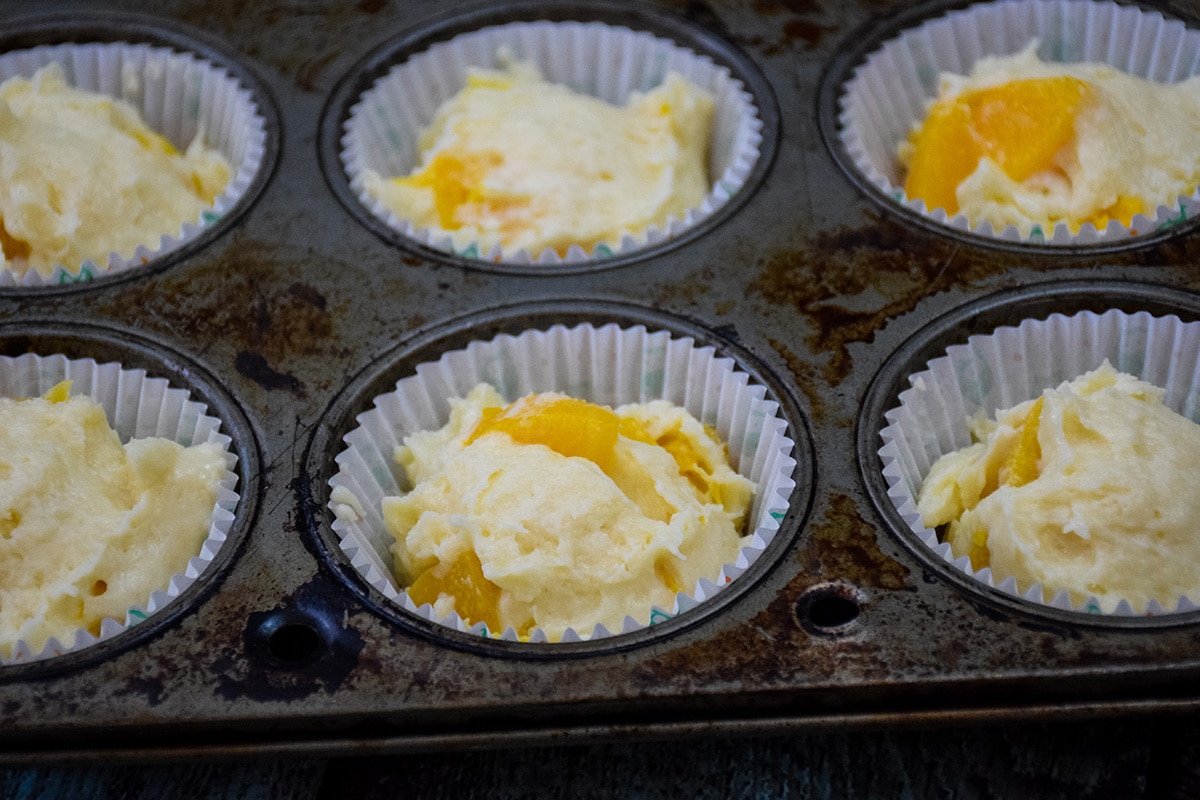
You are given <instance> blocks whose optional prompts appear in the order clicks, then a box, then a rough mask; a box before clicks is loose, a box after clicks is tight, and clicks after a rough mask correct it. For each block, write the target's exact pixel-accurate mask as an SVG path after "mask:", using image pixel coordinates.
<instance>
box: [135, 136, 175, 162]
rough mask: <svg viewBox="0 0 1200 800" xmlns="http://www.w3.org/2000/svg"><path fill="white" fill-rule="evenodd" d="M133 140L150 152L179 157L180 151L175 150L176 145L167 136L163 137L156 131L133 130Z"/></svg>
mask: <svg viewBox="0 0 1200 800" xmlns="http://www.w3.org/2000/svg"><path fill="white" fill-rule="evenodd" d="M131 133H132V135H133V138H134V139H136V140H137V143H138V144H140V145H141V146H142V147H144V148H146V149H147V150H150V151H157V152H159V153H165V154H166V155H169V156H177V155H179V151H178V150H176V149H175V145H173V144H171V142H170V140H168V139H167V138H166V137H165V136H161V135H159V134H157V133H155V132H154V131H144V130H133V131H131Z"/></svg>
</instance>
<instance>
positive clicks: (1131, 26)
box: [838, 0, 1200, 245]
mask: <svg viewBox="0 0 1200 800" xmlns="http://www.w3.org/2000/svg"><path fill="white" fill-rule="evenodd" d="M1035 40H1036V41H1037V42H1038V46H1037V54H1038V56H1039V57H1040V58H1041V59H1042V60H1044V61H1048V62H1059V63H1063V62H1099V63H1103V64H1108V65H1110V66H1112V67H1115V68H1117V69H1119V70H1121V71H1123V72H1127V73H1129V74H1131V75H1134V76H1137V77H1140V78H1144V79H1147V80H1151V81H1155V82H1158V83H1175V82H1178V81H1182V80H1184V79H1186V78H1188V77H1191V76H1192V75H1195V74H1198V72H1200V31H1197V30H1194V29H1191V28H1187V27H1186V26H1185V25H1184V24H1183V23H1182V22H1180V21H1178V20H1170V19H1165V18H1164V17H1163V15H1162V14H1161V13H1159V12H1157V11H1149V10H1144V9H1141V8H1138V7H1135V6H1123V5H1118V4H1116V3H1111V2H1097V1H1096V0H1003V1H1002V2H983V3H977V4H975V5H972V6H969V7H967V8H965V9H962V10H959V11H953V12H950V13H948V14H945V15H944V16H940V17H937V18H935V19H931V20H929V21H927V22H925V23H923V24H921V25H919V26H917V27H914V28H911V29H909V30H906V31H903V32H902V33H901V34H899V35H898V36H896V37H895V38H894V39H891V40H889V41H887V42H885V43H884V44H883V45H882V46H881V47H880V48H879V49H878V50H876V51H874V52H873V53H871V54H870V55H869V56H868V57H867V59H866V61H865V62H864V63H863V64H862V65H860V66H859V67H858V68H857V69H856V70H855V71H854V74H853V76H852V77H851V79H850V80H849V81H847V83H846V85H845V87H844V89H843V92H842V94H841V96H840V98H839V110H838V113H839V116H838V121H839V126H840V137H841V140H842V144H843V145H844V146H845V148H846V151H847V153H848V154H849V155H850V157H851V159H852V160H853V163H854V165H855V166H856V167H857V169H858V170H859V172H861V173H862V175H864V176H865V177H866V178H867V179H868V180H869V181H870V182H871V183H872V184H874V185H875V186H876V187H877V188H878V189H879V190H880V191H881V192H882V193H883V194H884V195H886V196H887V197H889V198H891V199H892V200H894V201H895V202H896V203H898V204H900V205H903V206H905V207H907V208H909V209H912V210H913V211H916V212H918V213H920V214H922V215H924V216H926V217H928V218H929V219H931V220H933V221H935V222H938V223H941V224H944V225H947V226H949V227H951V228H955V229H958V230H963V231H970V232H971V233H975V234H978V235H981V236H986V237H991V238H996V239H1002V240H1007V241H1014V242H1027V243H1036V244H1050V245H1076V244H1089V243H1096V242H1112V241H1118V240H1121V239H1124V238H1128V237H1131V236H1138V235H1146V234H1149V233H1154V232H1156V231H1158V230H1159V229H1161V228H1164V227H1169V226H1172V225H1176V224H1179V223H1181V222H1183V221H1185V220H1187V219H1190V218H1192V217H1194V216H1196V214H1197V213H1200V189H1197V190H1194V191H1192V192H1191V193H1190V194H1186V195H1181V196H1180V197H1179V198H1178V199H1177V201H1176V202H1174V203H1172V204H1170V205H1160V206H1158V208H1156V209H1155V211H1154V213H1153V214H1148V215H1144V214H1138V215H1135V216H1134V217H1133V219H1132V224H1131V225H1130V226H1129V227H1126V226H1125V225H1122V224H1121V223H1120V222H1118V221H1116V220H1112V221H1110V222H1109V223H1108V225H1107V226H1106V227H1104V228H1101V229H1097V228H1096V226H1095V225H1093V224H1092V223H1091V222H1087V223H1084V224H1083V225H1082V226H1081V227H1080V229H1079V231H1078V232H1077V233H1074V234H1072V233H1071V231H1070V229H1069V227H1068V226H1067V225H1066V223H1063V222H1059V223H1056V224H1055V225H1054V227H1053V229H1052V230H1044V229H1043V228H1042V227H1041V226H1035V227H1034V228H1033V229H1032V230H1031V231H1030V232H1029V233H1028V235H1024V234H1023V233H1022V232H1021V231H1020V230H1019V229H1018V228H1017V227H1016V226H1015V225H1008V226H1005V227H1003V228H1001V229H999V230H997V229H996V227H995V226H993V224H992V223H990V222H987V221H979V222H977V223H976V224H975V225H973V226H972V225H971V223H970V221H969V220H968V219H967V217H966V215H964V214H956V215H954V216H949V215H948V214H947V213H946V211H945V209H941V208H937V209H930V208H927V207H926V205H925V202H924V201H923V200H921V199H919V198H910V197H907V196H906V194H905V192H904V181H903V176H902V167H901V165H900V161H899V158H898V157H897V154H896V152H897V147H898V145H899V144H900V143H901V142H903V141H904V140H905V139H906V137H907V136H908V134H909V132H910V131H911V130H912V128H913V126H914V124H916V123H918V122H920V121H921V120H922V119H924V117H925V114H926V111H927V108H928V106H929V104H930V103H931V102H932V101H933V99H934V98H935V97H936V96H937V94H938V83H939V76H940V75H941V74H942V73H943V72H950V73H954V74H958V75H965V74H968V73H969V72H970V71H971V68H972V67H973V66H974V65H975V63H976V62H978V61H979V60H980V59H981V58H983V57H985V56H1004V55H1012V54H1015V53H1018V52H1020V51H1022V50H1024V49H1025V48H1026V47H1027V46H1029V44H1030V43H1031V42H1033V41H1035Z"/></svg>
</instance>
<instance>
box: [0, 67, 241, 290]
mask: <svg viewBox="0 0 1200 800" xmlns="http://www.w3.org/2000/svg"><path fill="white" fill-rule="evenodd" d="M228 181H229V164H228V162H226V160H225V159H224V157H223V156H221V154H220V153H218V152H216V151H215V150H211V149H208V148H206V147H204V144H203V142H202V141H201V137H200V136H197V137H196V138H195V139H194V140H193V141H192V143H191V145H190V146H189V147H188V148H187V151H186V152H185V153H183V154H182V155H181V154H180V153H179V152H177V151H176V150H175V148H174V147H173V146H172V145H171V143H170V142H168V141H167V140H166V139H164V138H163V137H162V136H159V135H158V134H157V133H155V132H154V131H152V130H150V128H148V127H146V124H145V123H144V122H143V121H142V120H141V117H140V116H139V114H138V112H137V111H136V110H135V109H134V108H133V107H132V106H131V105H129V104H128V103H126V102H124V101H122V100H114V99H113V98H111V97H109V96H107V95H103V94H96V93H93V92H86V91H82V90H78V89H74V88H72V87H70V86H68V85H67V83H66V81H65V80H64V78H63V71H62V68H61V67H60V66H59V65H57V64H50V65H49V66H46V67H43V68H42V69H40V70H39V71H38V72H37V73H36V74H35V75H34V76H33V78H32V79H25V78H10V79H9V80H7V81H5V82H4V83H3V84H0V268H4V269H8V270H10V271H12V272H15V273H16V274H18V275H24V274H25V273H26V272H27V271H28V270H31V269H32V270H35V271H37V272H38V273H40V274H42V275H43V276H49V275H50V274H51V273H52V272H53V271H54V268H55V266H56V265H59V264H61V265H63V266H64V267H66V268H67V269H68V270H69V271H71V272H78V271H79V269H80V267H81V265H82V264H83V262H84V261H91V262H93V263H94V264H96V265H98V266H100V267H103V266H104V265H105V264H107V262H108V255H109V253H110V252H115V253H117V254H118V255H121V256H123V257H125V258H129V257H131V256H132V255H133V253H134V251H135V250H136V249H137V248H138V246H139V245H146V246H147V247H149V248H150V249H152V250H153V249H156V248H157V247H158V246H159V243H160V240H161V238H162V237H163V236H164V235H171V236H178V235H179V233H180V230H181V229H182V227H183V225H184V223H188V222H191V223H195V222H199V221H200V216H201V212H202V211H204V210H205V209H206V208H208V207H209V206H211V205H212V202H213V200H214V198H216V196H217V195H218V194H220V193H221V191H222V190H223V189H224V188H225V184H226V183H228Z"/></svg>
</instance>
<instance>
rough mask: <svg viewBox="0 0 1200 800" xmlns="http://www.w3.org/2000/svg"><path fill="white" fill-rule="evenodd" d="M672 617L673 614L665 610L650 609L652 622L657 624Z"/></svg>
mask: <svg viewBox="0 0 1200 800" xmlns="http://www.w3.org/2000/svg"><path fill="white" fill-rule="evenodd" d="M669 619H671V615H670V614H668V613H667V612H665V611H659V610H658V609H657V608H655V609H652V610H651V611H650V624H651V625H657V624H658V623H660V622H666V621H667V620H669Z"/></svg>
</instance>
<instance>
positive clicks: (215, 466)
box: [0, 384, 225, 658]
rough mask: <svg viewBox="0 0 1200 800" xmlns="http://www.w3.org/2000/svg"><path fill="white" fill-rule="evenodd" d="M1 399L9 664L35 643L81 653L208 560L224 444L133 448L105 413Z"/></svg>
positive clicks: (0, 491)
mask: <svg viewBox="0 0 1200 800" xmlns="http://www.w3.org/2000/svg"><path fill="white" fill-rule="evenodd" d="M66 392H67V387H66V385H65V384H60V385H59V387H56V388H55V389H54V390H52V391H51V392H49V393H48V394H47V396H46V397H45V398H31V399H28V400H12V399H7V398H0V655H3V656H4V657H6V658H7V657H9V655H10V653H11V649H12V647H13V645H14V644H15V643H16V642H17V641H18V640H24V641H25V642H27V643H28V644H29V645H30V646H31V647H32V648H33V650H34V652H38V651H40V650H41V648H42V647H43V646H44V645H45V643H46V641H47V639H49V638H50V637H52V636H53V637H56V638H58V639H59V641H60V643H63V644H67V645H70V644H73V643H74V637H75V633H76V631H77V630H79V629H80V628H83V629H86V630H88V631H90V632H91V633H92V634H93V635H98V634H99V632H100V623H101V621H102V620H104V619H105V618H113V619H115V620H117V621H118V622H124V621H125V616H126V612H127V611H129V609H130V608H133V607H135V606H141V607H144V606H145V603H146V601H147V600H148V599H149V597H150V594H151V593H152V592H154V591H156V590H159V589H165V588H166V585H167V582H168V580H169V579H170V577H171V576H172V575H174V574H175V573H178V572H183V571H184V570H185V569H186V568H187V563H188V560H189V559H190V558H192V557H193V556H196V555H198V554H199V552H200V546H201V544H202V543H203V542H204V540H205V538H206V537H207V535H208V525H207V521H208V520H209V518H210V516H211V514H212V512H213V508H214V506H215V504H216V492H217V485H218V483H219V481H220V479H221V477H222V476H223V475H224V473H225V460H224V455H223V450H222V448H221V447H220V446H219V445H217V444H200V445H195V446H193V447H183V446H181V445H179V444H176V443H175V442H172V441H170V440H168V439H161V438H147V439H138V440H134V441H131V442H129V443H128V444H126V445H125V446H123V447H122V445H121V442H120V439H119V438H118V436H117V434H116V432H114V431H113V430H112V429H111V428H110V427H109V425H108V420H107V419H106V417H105V415H104V410H103V409H102V408H101V407H100V406H99V405H97V404H96V403H95V402H94V401H92V400H91V399H89V398H87V397H82V396H77V397H71V398H70V399H66Z"/></svg>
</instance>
